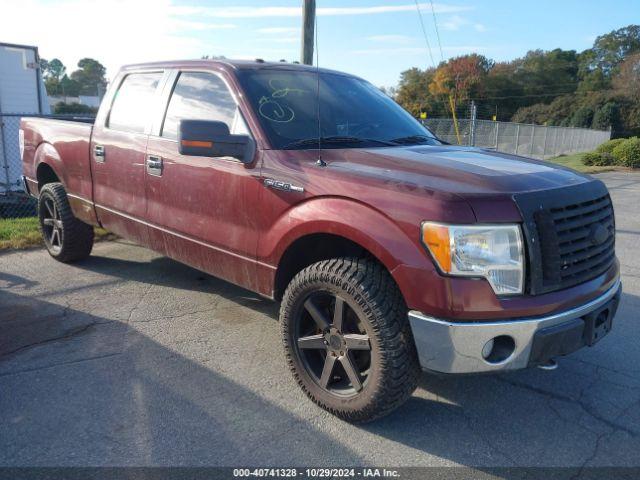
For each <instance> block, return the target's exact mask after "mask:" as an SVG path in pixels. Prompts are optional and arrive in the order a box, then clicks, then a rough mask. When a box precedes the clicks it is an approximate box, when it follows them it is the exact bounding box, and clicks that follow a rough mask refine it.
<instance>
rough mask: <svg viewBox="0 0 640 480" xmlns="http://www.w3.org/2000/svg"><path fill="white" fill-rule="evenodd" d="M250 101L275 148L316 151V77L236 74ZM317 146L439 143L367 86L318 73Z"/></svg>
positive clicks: (266, 72)
mask: <svg viewBox="0 0 640 480" xmlns="http://www.w3.org/2000/svg"><path fill="white" fill-rule="evenodd" d="M238 76H239V78H240V83H241V84H242V86H243V88H244V90H245V94H246V95H247V97H248V100H249V102H250V103H251V105H252V106H253V108H254V110H255V112H256V114H257V117H258V119H259V121H260V123H261V125H262V127H263V129H264V130H265V132H266V134H267V136H268V137H269V140H270V143H271V145H272V147H273V148H274V149H277V150H281V149H303V148H317V147H318V76H317V73H315V72H304V71H300V70H280V69H273V70H269V69H260V70H241V71H240V72H239V75H238ZM319 84H320V136H321V137H322V148H362V147H378V146H392V145H414V144H429V145H440V144H441V143H440V142H439V141H438V140H437V139H436V138H435V137H434V136H433V134H432V133H431V132H429V130H427V129H426V128H425V127H423V126H422V125H421V124H420V123H419V122H418V121H417V120H416V119H414V118H413V117H412V116H411V115H410V114H409V113H407V112H406V111H405V110H403V109H402V107H400V106H399V105H398V104H397V103H396V102H394V101H393V100H392V99H391V98H389V97H388V96H387V95H386V94H385V93H383V92H382V91H380V89H378V88H376V87H375V86H373V85H371V84H370V83H369V82H366V81H364V80H361V79H359V78H355V77H350V76H347V75H340V74H333V73H326V72H321V73H320V81H319Z"/></svg>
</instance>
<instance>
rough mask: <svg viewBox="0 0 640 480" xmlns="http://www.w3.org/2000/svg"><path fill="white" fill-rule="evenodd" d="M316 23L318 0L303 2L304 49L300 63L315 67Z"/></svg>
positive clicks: (301, 52)
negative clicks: (314, 42)
mask: <svg viewBox="0 0 640 480" xmlns="http://www.w3.org/2000/svg"><path fill="white" fill-rule="evenodd" d="M315 21H316V0H302V48H301V51H300V61H301V62H302V63H303V64H305V65H313V30H314V27H315Z"/></svg>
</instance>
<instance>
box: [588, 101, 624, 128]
mask: <svg viewBox="0 0 640 480" xmlns="http://www.w3.org/2000/svg"><path fill="white" fill-rule="evenodd" d="M619 115H620V108H619V107H618V104H617V103H615V102H607V103H605V104H604V105H602V106H601V107H600V108H598V109H597V110H596V111H595V113H594V114H593V123H592V124H591V126H592V127H593V128H595V129H596V130H606V129H607V128H611V129H614V130H615V129H617V128H618V125H619Z"/></svg>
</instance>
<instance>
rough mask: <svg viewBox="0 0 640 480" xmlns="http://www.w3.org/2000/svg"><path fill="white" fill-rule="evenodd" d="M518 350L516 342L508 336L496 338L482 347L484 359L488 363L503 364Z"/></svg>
mask: <svg viewBox="0 0 640 480" xmlns="http://www.w3.org/2000/svg"><path fill="white" fill-rule="evenodd" d="M515 349H516V342H515V340H514V339H513V338H511V337H509V336H508V335H500V336H498V337H494V338H492V339H491V340H489V341H488V342H487V343H485V345H484V347H482V358H484V359H485V361H486V362H487V363H493V364H496V363H502V362H504V361H505V360H507V359H508V358H509V357H510V356H511V355H512V354H513V352H514V350H515Z"/></svg>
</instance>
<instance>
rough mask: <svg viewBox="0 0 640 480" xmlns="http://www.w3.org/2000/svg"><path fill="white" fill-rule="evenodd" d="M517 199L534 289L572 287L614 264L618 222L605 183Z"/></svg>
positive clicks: (531, 291)
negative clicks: (523, 226)
mask: <svg viewBox="0 0 640 480" xmlns="http://www.w3.org/2000/svg"><path fill="white" fill-rule="evenodd" d="M515 199H516V202H517V203H518V206H519V208H520V210H521V213H522V214H523V219H524V220H525V223H524V225H525V229H524V230H525V237H526V240H527V246H528V254H529V265H530V268H529V279H528V280H529V291H530V293H534V294H535V293H545V292H550V291H554V290H560V289H563V288H569V287H572V286H574V285H578V284H580V283H583V282H586V281H588V280H591V279H592V278H595V277H597V276H598V275H601V274H603V273H604V272H606V271H607V270H608V269H609V268H610V267H611V264H612V263H613V262H614V260H615V221H614V214H613V206H612V204H611V199H610V197H609V193H608V192H607V190H606V187H605V186H604V184H602V182H598V181H594V182H589V183H587V184H581V185H576V186H573V187H568V188H565V189H558V190H550V191H542V192H536V193H535V194H524V195H517V196H516V197H515Z"/></svg>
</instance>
